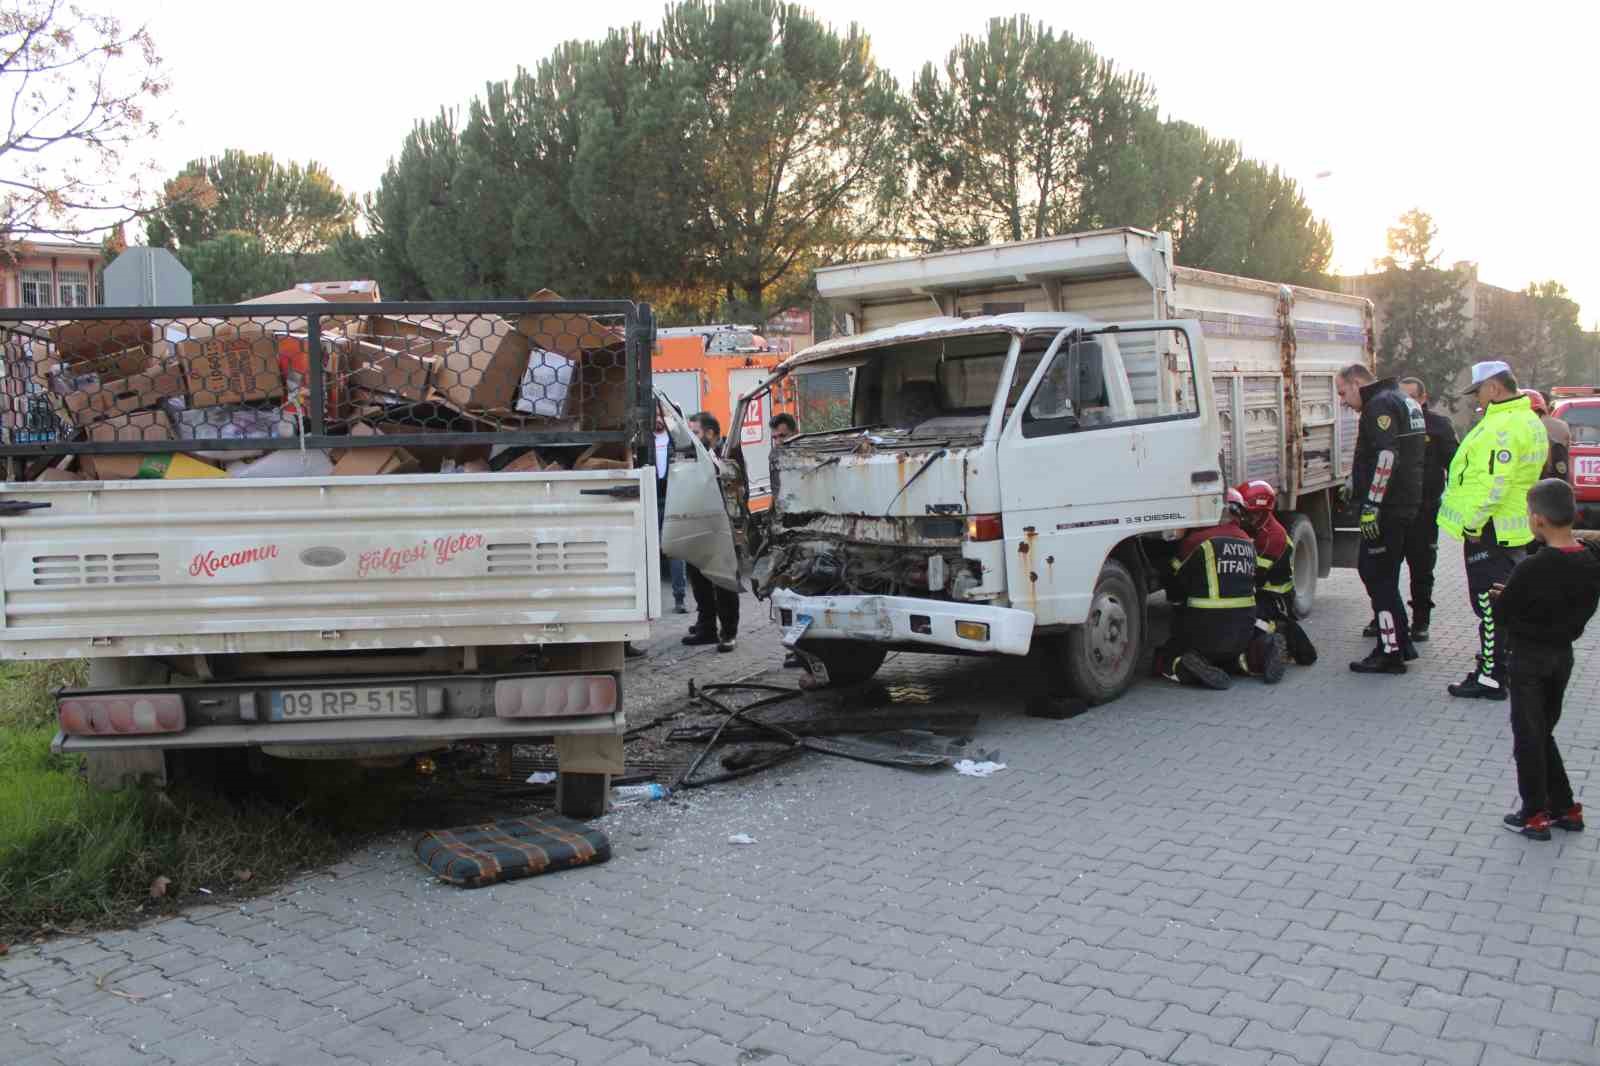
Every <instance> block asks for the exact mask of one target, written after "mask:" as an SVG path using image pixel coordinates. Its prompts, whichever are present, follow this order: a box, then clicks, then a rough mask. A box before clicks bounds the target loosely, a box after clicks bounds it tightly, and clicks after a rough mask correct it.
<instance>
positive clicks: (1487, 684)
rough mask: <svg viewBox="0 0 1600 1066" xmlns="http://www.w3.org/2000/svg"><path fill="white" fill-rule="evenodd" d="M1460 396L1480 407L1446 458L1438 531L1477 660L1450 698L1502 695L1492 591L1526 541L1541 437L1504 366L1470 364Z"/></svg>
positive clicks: (1545, 444) (1543, 447) (1544, 443)
mask: <svg viewBox="0 0 1600 1066" xmlns="http://www.w3.org/2000/svg"><path fill="white" fill-rule="evenodd" d="M1461 395H1462V396H1472V397H1473V398H1474V399H1475V400H1476V401H1477V403H1478V404H1479V405H1481V406H1482V407H1483V418H1482V419H1480V420H1479V421H1478V424H1477V425H1475V426H1473V427H1472V429H1471V430H1470V431H1468V433H1467V435H1466V438H1465V439H1463V440H1462V442H1461V446H1460V447H1459V448H1457V449H1456V456H1455V458H1454V459H1452V460H1451V461H1450V473H1449V476H1448V479H1447V480H1446V482H1445V488H1444V499H1442V500H1440V501H1439V528H1440V529H1442V530H1444V531H1445V532H1446V533H1448V534H1450V535H1451V536H1452V537H1456V538H1457V539H1459V540H1460V541H1461V542H1462V544H1463V547H1464V551H1465V555H1466V563H1467V595H1468V596H1470V597H1471V598H1472V609H1473V611H1474V612H1476V613H1477V615H1478V660H1477V662H1476V664H1474V666H1473V668H1472V670H1471V672H1469V673H1468V674H1467V677H1466V680H1464V681H1461V682H1458V683H1457V684H1454V685H1451V686H1450V695H1452V696H1459V697H1461V698H1463V699H1480V700H1503V699H1505V698H1506V686H1505V676H1506V664H1505V654H1504V649H1503V648H1502V647H1501V643H1500V641H1499V639H1498V638H1497V636H1496V634H1495V625H1494V599H1493V596H1492V590H1493V589H1494V587H1495V586H1496V585H1501V584H1504V583H1505V580H1506V578H1508V577H1510V576H1511V571H1512V569H1513V568H1514V567H1515V566H1516V565H1517V563H1518V562H1520V561H1521V560H1522V557H1523V556H1524V555H1525V554H1527V552H1526V548H1527V545H1528V544H1529V543H1530V542H1531V541H1532V540H1533V532H1532V530H1531V529H1530V528H1529V527H1528V490H1529V489H1531V488H1533V486H1534V485H1535V484H1537V483H1538V481H1539V475H1540V472H1541V471H1542V470H1543V469H1544V461H1545V454H1546V452H1547V451H1548V450H1549V441H1548V439H1547V437H1546V434H1545V428H1544V423H1542V422H1540V421H1539V416H1538V415H1537V414H1535V413H1534V410H1533V405H1532V403H1530V402H1529V400H1528V398H1527V397H1526V396H1524V395H1522V393H1521V392H1520V391H1519V390H1518V388H1517V379H1516V378H1515V377H1514V376H1513V375H1512V373H1511V367H1509V366H1507V365H1506V364H1505V363H1503V362H1501V361H1499V360H1497V359H1495V360H1490V361H1488V362H1483V363H1474V364H1473V366H1472V384H1471V385H1470V386H1469V387H1468V388H1467V389H1466V390H1465V391H1463V392H1462V394H1461Z"/></svg>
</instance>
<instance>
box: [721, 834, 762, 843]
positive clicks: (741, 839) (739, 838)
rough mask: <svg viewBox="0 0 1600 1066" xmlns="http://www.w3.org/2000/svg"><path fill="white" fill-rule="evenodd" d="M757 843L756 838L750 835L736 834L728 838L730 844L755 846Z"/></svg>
mask: <svg viewBox="0 0 1600 1066" xmlns="http://www.w3.org/2000/svg"><path fill="white" fill-rule="evenodd" d="M755 842H756V838H755V837H753V836H751V835H750V834H749V833H735V834H733V836H731V837H729V838H728V843H730V844H754V843H755Z"/></svg>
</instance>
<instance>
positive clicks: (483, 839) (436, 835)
mask: <svg viewBox="0 0 1600 1066" xmlns="http://www.w3.org/2000/svg"><path fill="white" fill-rule="evenodd" d="M416 854H417V858H418V859H419V860H420V861H421V862H422V864H423V865H424V866H426V867H427V868H428V869H429V870H432V871H433V872H434V874H436V875H437V876H438V877H439V879H440V880H442V881H448V882H449V883H450V884H453V885H460V886H462V887H463V888H478V887H481V886H483V885H492V884H495V883H496V882H499V881H506V880H511V879H514V878H519V877H537V876H538V875H539V874H543V873H550V872H552V871H554V870H565V869H568V868H570V867H573V866H587V865H589V864H591V863H601V862H605V861H607V860H608V859H610V858H611V838H610V837H608V836H606V834H605V831H604V830H602V829H598V828H596V827H594V826H592V825H585V824H584V823H582V822H577V821H573V820H572V819H570V818H563V817H561V816H560V815H555V814H551V815H545V816H544V817H541V818H512V819H508V820H506V821H503V822H495V823H493V824H491V825H469V826H462V827H461V828H458V829H432V830H429V831H428V832H426V833H424V834H422V836H420V837H418V838H417V843H416Z"/></svg>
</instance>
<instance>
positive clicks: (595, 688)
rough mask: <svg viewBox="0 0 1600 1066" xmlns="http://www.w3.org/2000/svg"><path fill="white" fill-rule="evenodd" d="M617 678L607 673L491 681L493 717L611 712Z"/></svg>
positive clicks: (561, 715)
mask: <svg viewBox="0 0 1600 1066" xmlns="http://www.w3.org/2000/svg"><path fill="white" fill-rule="evenodd" d="M616 709H617V679H616V678H615V677H612V676H611V675H610V674H580V675H576V676H565V677H520V678H513V679H509V680H506V681H496V682H495V683H494V713H495V717H496V718H565V717H568V716H573V715H585V714H611V713H612V712H614V711H615V710H616Z"/></svg>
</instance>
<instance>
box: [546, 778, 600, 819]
mask: <svg viewBox="0 0 1600 1066" xmlns="http://www.w3.org/2000/svg"><path fill="white" fill-rule="evenodd" d="M610 798H611V775H610V774H578V773H566V772H564V771H562V772H560V773H559V776H558V777H557V778H556V813H557V814H560V815H564V816H565V817H567V818H577V819H579V820H587V819H590V818H598V817H600V816H601V815H602V814H605V813H606V804H607V801H608V800H610Z"/></svg>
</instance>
